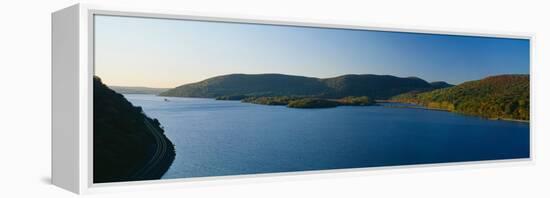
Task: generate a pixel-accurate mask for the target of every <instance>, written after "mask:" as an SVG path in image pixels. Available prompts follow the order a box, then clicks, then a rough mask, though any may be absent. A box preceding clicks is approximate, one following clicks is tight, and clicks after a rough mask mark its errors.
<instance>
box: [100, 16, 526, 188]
mask: <svg viewBox="0 0 550 198" xmlns="http://www.w3.org/2000/svg"><path fill="white" fill-rule="evenodd" d="M93 45H94V78H93V181H94V183H109V182H125V181H141V180H158V179H180V178H197V177H213V176H236V175H251V174H266V173H289V172H304V171H323V170H339V169H340V170H341V169H357V168H370V167H400V166H407V165H425V164H442V163H456V162H484V161H493V160H512V159H527V158H530V126H529V125H530V124H529V120H530V119H529V116H530V100H529V98H530V77H529V74H530V41H529V40H528V39H519V38H497V37H489V36H461V35H445V34H428V33H414V32H392V31H377V30H359V29H343V28H320V27H305V26H289V25H288V26H287V25H269V24H254V23H236V22H214V21H199V20H180V19H162V18H140V17H126V16H111V15H95V16H94V40H93Z"/></svg>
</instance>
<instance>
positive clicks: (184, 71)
mask: <svg viewBox="0 0 550 198" xmlns="http://www.w3.org/2000/svg"><path fill="white" fill-rule="evenodd" d="M94 25H95V29H94V31H95V32H94V34H95V35H94V36H95V39H94V47H95V49H94V50H95V53H94V55H95V56H94V58H95V60H94V64H95V65H94V71H95V75H97V76H99V77H100V78H101V79H102V80H103V82H104V83H106V84H107V85H111V86H113V85H117V86H144V87H158V88H172V87H176V86H179V85H183V84H187V83H192V82H198V81H201V80H204V79H207V78H210V77H214V76H218V75H225V74H232V73H245V74H260V73H281V74H289V75H300V76H308V77H318V78H328V77H336V76H340V75H344V74H379V75H394V76H399V77H410V76H415V77H419V78H422V79H424V80H426V81H429V82H431V81H446V82H448V83H452V84H460V83H462V82H465V81H470V80H478V79H481V78H484V77H487V76H491V75H498V74H528V73H529V56H530V55H529V40H526V39H509V38H488V37H472V36H453V35H436V34H419V33H403V32H385V31H368V30H351V29H330V28H314V27H295V26H276V25H262V24H243V23H223V22H208V21H189V20H174V19H156V18H138V17H121V16H101V15H99V16H97V15H96V16H95V24H94Z"/></svg>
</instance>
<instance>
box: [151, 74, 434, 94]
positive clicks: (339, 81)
mask: <svg viewBox="0 0 550 198" xmlns="http://www.w3.org/2000/svg"><path fill="white" fill-rule="evenodd" d="M431 89H433V87H432V85H430V83H428V82H426V81H424V80H422V79H420V78H415V77H409V78H400V77H395V76H390V75H372V74H365V75H343V76H339V77H334V78H326V79H319V78H310V77H303V76H290V75H283V74H230V75H224V76H218V77H213V78H209V79H206V80H203V81H200V82H197V83H191V84H186V85H182V86H179V87H176V88H174V89H170V90H168V91H166V92H163V93H161V94H160V95H162V96H176V97H205V98H214V97H222V98H232V96H236V97H234V98H242V97H239V96H309V97H320V98H342V97H346V96H368V97H370V98H373V99H386V98H388V97H391V96H394V95H397V94H400V93H404V92H408V91H412V90H431Z"/></svg>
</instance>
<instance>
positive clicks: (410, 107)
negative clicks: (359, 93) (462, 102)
mask: <svg viewBox="0 0 550 198" xmlns="http://www.w3.org/2000/svg"><path fill="white" fill-rule="evenodd" d="M376 103H400V104H412V105H418V106H406V105H401V106H384V107H387V108H408V109H422V110H430V111H445V112H449V113H457V114H461V115H466V116H475V117H478V118H483V119H486V120H494V121H508V122H520V123H531V122H530V121H529V120H518V119H511V118H500V117H495V118H486V117H483V116H478V115H470V114H465V113H461V112H455V111H449V110H447V109H440V108H431V107H426V106H424V105H421V104H417V103H408V102H401V101H395V100H376Z"/></svg>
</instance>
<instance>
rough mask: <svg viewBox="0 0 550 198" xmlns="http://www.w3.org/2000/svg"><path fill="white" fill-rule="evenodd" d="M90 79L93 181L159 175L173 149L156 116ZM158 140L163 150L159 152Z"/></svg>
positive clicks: (166, 165)
mask: <svg viewBox="0 0 550 198" xmlns="http://www.w3.org/2000/svg"><path fill="white" fill-rule="evenodd" d="M93 81H94V82H93V83H94V105H93V106H94V110H93V113H94V115H93V118H94V120H93V124H94V132H93V136H94V137H93V138H94V145H93V148H94V160H93V163H94V176H93V178H94V183H102V182H117V181H134V180H146V179H159V178H160V177H161V176H162V175H163V174H164V172H166V170H167V169H168V167H169V166H170V164H171V163H172V161H173V160H174V156H175V152H174V146H173V145H172V143H171V142H170V140H168V138H166V136H164V134H163V132H164V130H163V129H162V128H161V127H160V123H159V122H158V120H156V119H151V118H149V117H147V116H146V115H145V114H144V113H143V111H142V109H141V108H140V107H134V106H133V105H132V104H131V103H130V102H128V101H127V100H126V99H125V98H124V97H123V96H122V95H121V94H118V93H116V92H115V91H113V90H111V89H109V88H108V87H107V86H105V85H104V84H103V83H101V80H100V79H99V78H97V77H94V80H93ZM159 144H162V146H163V147H162V149H163V151H165V152H163V153H161V154H159V152H158V148H159V147H157V145H159ZM153 158H154V159H155V160H151V159H153ZM152 161H153V163H152Z"/></svg>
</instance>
